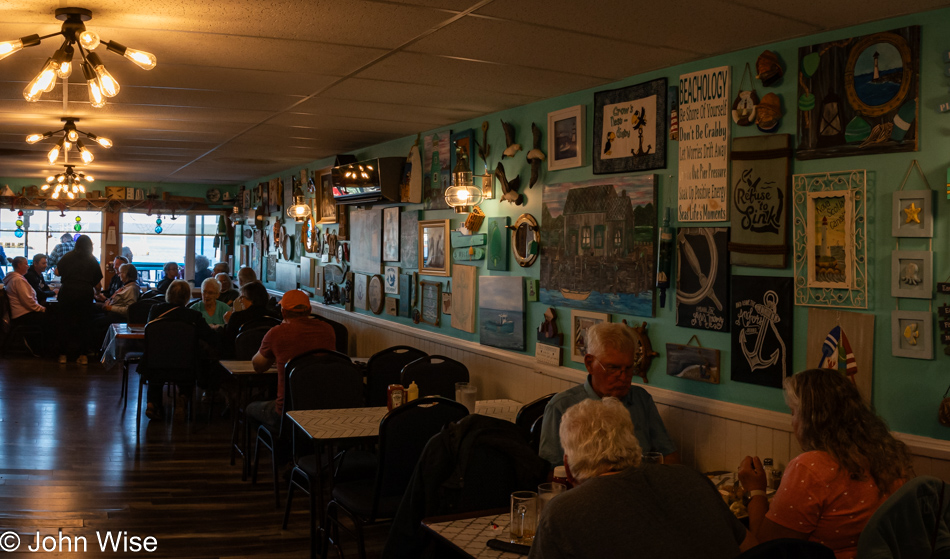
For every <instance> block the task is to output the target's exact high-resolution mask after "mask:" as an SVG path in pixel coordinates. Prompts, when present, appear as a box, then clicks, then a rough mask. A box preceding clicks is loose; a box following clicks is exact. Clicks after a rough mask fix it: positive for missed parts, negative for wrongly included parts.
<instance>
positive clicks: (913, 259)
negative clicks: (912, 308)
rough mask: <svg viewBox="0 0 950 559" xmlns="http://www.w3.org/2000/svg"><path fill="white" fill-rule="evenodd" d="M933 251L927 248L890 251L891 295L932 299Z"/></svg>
mask: <svg viewBox="0 0 950 559" xmlns="http://www.w3.org/2000/svg"><path fill="white" fill-rule="evenodd" d="M933 290H934V253H932V252H930V251H929V250H895V251H893V252H891V297H908V298H911V299H928V300H929V299H933Z"/></svg>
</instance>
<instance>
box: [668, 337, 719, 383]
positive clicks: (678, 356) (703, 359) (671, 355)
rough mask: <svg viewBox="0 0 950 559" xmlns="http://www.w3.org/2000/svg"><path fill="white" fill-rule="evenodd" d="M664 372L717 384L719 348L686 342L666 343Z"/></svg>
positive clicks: (673, 375) (672, 375)
mask: <svg viewBox="0 0 950 559" xmlns="http://www.w3.org/2000/svg"><path fill="white" fill-rule="evenodd" d="M693 338H694V339H695V338H696V336H693ZM690 341H692V340H690ZM697 342H698V340H697ZM666 374H668V375H670V376H671V377H679V378H685V379H689V380H698V381H700V382H708V383H710V384H719V350H718V349H712V348H706V347H702V346H699V347H697V346H691V345H689V344H688V343H687V344H686V345H682V344H666Z"/></svg>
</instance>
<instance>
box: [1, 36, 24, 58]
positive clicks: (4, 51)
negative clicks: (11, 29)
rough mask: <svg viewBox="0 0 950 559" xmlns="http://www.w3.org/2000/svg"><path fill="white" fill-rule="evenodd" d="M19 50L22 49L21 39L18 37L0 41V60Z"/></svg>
mask: <svg viewBox="0 0 950 559" xmlns="http://www.w3.org/2000/svg"><path fill="white" fill-rule="evenodd" d="M19 50H23V41H21V40H19V39H17V40H15V41H4V42H2V43H0V60H3V59H4V58H6V57H8V56H10V55H11V54H13V53H15V52H17V51H19Z"/></svg>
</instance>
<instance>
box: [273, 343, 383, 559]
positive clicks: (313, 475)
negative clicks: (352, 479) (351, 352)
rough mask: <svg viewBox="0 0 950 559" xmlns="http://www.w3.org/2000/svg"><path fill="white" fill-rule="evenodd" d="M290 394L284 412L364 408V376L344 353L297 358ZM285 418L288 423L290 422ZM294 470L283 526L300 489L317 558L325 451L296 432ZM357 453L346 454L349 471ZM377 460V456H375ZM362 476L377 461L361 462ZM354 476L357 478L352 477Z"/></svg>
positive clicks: (291, 370)
mask: <svg viewBox="0 0 950 559" xmlns="http://www.w3.org/2000/svg"><path fill="white" fill-rule="evenodd" d="M286 370H287V373H288V378H287V391H286V398H285V400H284V402H285V405H284V409H285V410H287V411H291V410H325V409H340V408H359V407H362V406H363V403H364V402H363V374H362V372H361V371H360V369H359V367H357V366H356V364H355V363H353V362H351V361H350V359H349V358H348V357H346V356H345V355H341V354H340V353H337V352H333V351H326V350H316V351H311V352H308V353H305V354H303V355H301V356H298V357H295V358H294V359H292V360H291V361H290V362H289V363H287V367H286ZM289 421H290V420H289V419H286V418H285V419H284V422H285V423H287V422H289ZM282 428H283V429H292V422H290V423H287V424H286V425H283V427H282ZM292 432H293V433H294V438H293V441H294V464H295V465H294V469H293V470H292V471H291V473H290V483H289V486H288V488H287V504H286V508H285V509H284V521H283V524H282V525H281V527H282V528H283V529H287V521H288V519H289V518H290V507H291V504H292V502H293V498H294V488H298V489H300V490H301V491H303V492H305V493H306V494H307V495H309V497H310V547H311V556H316V545H317V532H316V526H317V523H316V521H317V518H318V513H319V512H322V510H323V471H322V470H323V464H322V463H321V456H322V455H323V453H322V452H320V453H317V452H314V450H316V449H314V448H313V447H312V446H311V445H310V444H309V439H308V438H307V437H304V436H302V433H299V432H298V431H296V430H294V431H292ZM352 454H354V453H344V454H343V456H342V457H341V460H342V461H343V463H344V464H345V467H346V469H348V470H351V471H352V469H353V467H355V464H352V463H353V462H354V460H355V459H354V458H353V457H352V456H351V455H352ZM373 458H374V459H375V457H373ZM361 462H362V465H361V468H362V475H363V476H365V475H369V474H370V473H372V471H373V467H374V466H375V460H373V461H372V462H370V463H369V464H366V460H361ZM351 475H355V474H352V473H351Z"/></svg>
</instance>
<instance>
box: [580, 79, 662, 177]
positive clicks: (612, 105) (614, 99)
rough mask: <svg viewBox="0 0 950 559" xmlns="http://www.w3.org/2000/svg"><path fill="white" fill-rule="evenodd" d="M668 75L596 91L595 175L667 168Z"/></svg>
mask: <svg viewBox="0 0 950 559" xmlns="http://www.w3.org/2000/svg"><path fill="white" fill-rule="evenodd" d="M666 113H667V110H666V78H660V79H658V80H653V81H650V82H646V83H641V84H637V85H631V86H629V87H622V88H620V89H611V90H608V91H598V92H596V93H594V157H593V160H594V174H595V175H603V174H606V173H629V172H632V171H648V170H650V169H663V168H664V167H666V141H667V134H666Z"/></svg>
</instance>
